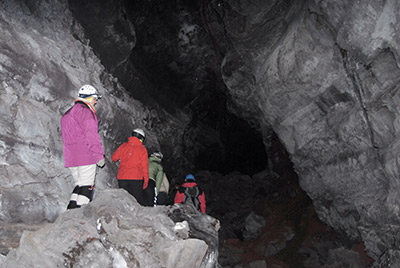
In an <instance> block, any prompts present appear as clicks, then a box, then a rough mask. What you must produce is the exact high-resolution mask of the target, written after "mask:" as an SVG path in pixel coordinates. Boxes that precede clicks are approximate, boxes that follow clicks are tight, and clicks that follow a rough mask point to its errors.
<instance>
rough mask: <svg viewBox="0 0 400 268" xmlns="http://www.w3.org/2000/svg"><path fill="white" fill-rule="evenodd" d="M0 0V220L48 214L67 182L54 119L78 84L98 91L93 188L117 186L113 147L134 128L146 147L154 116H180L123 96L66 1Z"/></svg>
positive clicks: (54, 211)
mask: <svg viewBox="0 0 400 268" xmlns="http://www.w3.org/2000/svg"><path fill="white" fill-rule="evenodd" d="M0 6H1V9H0V25H1V27H0V36H1V38H0V47H1V50H0V70H1V72H0V77H1V86H0V106H1V109H0V220H1V221H2V222H25V223H35V222H41V221H43V220H50V221H52V220H54V219H55V218H56V217H57V215H58V214H59V213H60V212H62V211H64V210H65V208H66V205H67V203H68V200H69V197H70V193H71V191H72V188H73V179H72V177H71V175H70V172H69V171H68V170H67V169H65V168H64V162H63V156H62V141H61V135H60V119H61V116H62V114H63V113H64V112H65V111H66V110H67V109H69V108H70V107H71V106H72V105H73V101H74V99H75V98H76V96H77V90H78V89H79V87H80V86H81V85H82V84H86V83H90V84H92V85H94V86H95V87H96V88H98V90H99V91H100V93H101V94H102V95H103V98H102V99H101V101H100V102H99V104H98V105H97V106H96V108H97V111H98V118H99V132H100V136H101V138H102V139H103V144H104V149H105V152H106V159H107V161H106V166H105V168H104V169H99V170H98V174H97V179H96V187H98V189H103V188H108V187H114V186H116V180H115V176H116V168H117V166H116V165H115V164H114V163H111V160H110V158H111V154H112V153H113V152H114V150H115V149H116V148H117V146H119V145H120V144H121V143H122V142H124V141H126V139H127V137H128V136H129V135H130V133H131V131H132V129H133V128H135V127H141V128H143V129H144V130H145V131H146V134H147V148H148V149H149V150H151V149H155V148H158V147H159V142H158V135H166V134H165V133H162V132H161V130H153V127H154V125H153V124H154V123H155V122H160V121H161V123H160V124H163V123H168V124H169V125H170V126H171V128H175V129H177V130H179V124H178V123H177V122H178V120H172V119H170V117H169V116H168V115H167V114H164V115H162V114H160V115H159V114H157V112H155V111H154V110H152V109H149V108H146V107H144V106H143V105H142V104H141V103H140V102H139V101H136V100H134V99H133V98H131V97H129V95H128V93H127V92H126V90H125V89H124V88H123V87H122V86H121V84H120V83H119V82H118V80H117V79H115V78H113V77H112V76H111V75H110V74H108V73H107V72H106V71H105V69H104V67H103V66H102V65H101V63H100V60H99V59H98V58H97V56H96V55H95V54H94V53H93V50H92V48H91V47H90V46H89V45H88V40H87V39H85V37H84V33H83V29H82V28H81V27H80V25H79V24H78V23H77V22H76V21H75V20H74V19H73V17H72V15H71V12H70V11H69V8H68V4H67V2H66V1H62V0H60V1H58V0H54V1H46V2H45V1H37V2H36V1H27V2H26V3H25V2H24V1H2V2H1V3H0ZM157 131H159V132H157ZM162 131H168V130H166V129H162ZM171 142H173V139H171Z"/></svg>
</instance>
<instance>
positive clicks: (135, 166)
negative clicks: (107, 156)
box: [111, 128, 149, 206]
mask: <svg viewBox="0 0 400 268" xmlns="http://www.w3.org/2000/svg"><path fill="white" fill-rule="evenodd" d="M144 140H145V134H144V131H143V130H141V129H139V128H137V129H134V130H133V132H132V137H129V138H128V141H127V142H125V143H123V144H122V145H121V146H119V147H118V149H117V150H116V151H115V152H114V153H113V155H112V156H111V159H112V161H114V162H117V161H119V160H120V163H119V168H118V173H117V179H118V186H119V188H123V189H125V190H126V191H128V192H129V193H130V194H131V195H133V196H134V197H135V198H136V200H137V201H138V203H139V204H141V205H143V206H145V205H146V204H147V200H146V198H145V195H144V193H143V190H144V189H146V188H147V186H148V184H149V160H148V155H147V149H146V147H144V145H143V142H144Z"/></svg>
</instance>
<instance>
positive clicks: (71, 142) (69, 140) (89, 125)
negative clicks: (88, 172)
mask: <svg viewBox="0 0 400 268" xmlns="http://www.w3.org/2000/svg"><path fill="white" fill-rule="evenodd" d="M98 124H99V123H98V120H97V115H96V110H95V109H94V107H92V106H91V105H90V103H88V102H87V101H85V100H84V99H77V100H75V105H74V106H73V107H72V108H71V109H69V110H68V111H67V112H66V113H65V114H64V115H63V116H62V118H61V137H62V139H63V151H64V164H65V167H77V166H86V165H92V164H96V163H97V162H98V161H99V160H100V159H102V158H104V150H103V145H102V144H101V140H100V135H99V133H98Z"/></svg>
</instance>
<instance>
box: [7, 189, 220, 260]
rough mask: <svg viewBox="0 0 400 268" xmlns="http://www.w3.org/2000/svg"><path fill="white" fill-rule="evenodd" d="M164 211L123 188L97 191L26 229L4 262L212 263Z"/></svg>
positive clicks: (202, 247)
mask: <svg viewBox="0 0 400 268" xmlns="http://www.w3.org/2000/svg"><path fill="white" fill-rule="evenodd" d="M167 214H168V209H167V208H166V207H157V208H147V207H142V206H140V205H139V204H138V203H137V202H136V200H135V199H134V198H133V197H132V196H131V195H129V194H128V193H127V192H126V191H125V190H122V189H109V190H104V191H100V192H99V193H98V195H97V197H96V198H95V199H94V201H93V202H91V203H89V204H88V205H85V206H83V207H82V208H80V209H73V210H70V211H67V212H65V213H63V214H61V215H60V216H59V217H58V218H57V220H56V221H55V222H54V223H48V224H46V225H45V226H43V227H42V228H41V229H39V230H37V231H34V232H32V231H25V232H24V233H23V235H22V238H21V241H20V245H19V247H18V248H17V249H15V250H12V251H10V253H9V254H8V255H7V259H6V262H5V263H6V267H21V268H24V267H64V266H68V267H72V266H73V267H171V268H172V267H215V265H216V258H215V257H214V259H212V260H211V257H210V256H209V255H207V252H208V251H209V247H208V245H207V244H206V243H205V242H204V241H202V240H199V239H194V238H187V239H181V238H179V237H178V236H177V235H176V228H175V223H174V222H173V221H172V220H171V219H170V218H169V217H168V216H167ZM214 253H215V252H214ZM217 255H218V254H217V252H216V253H215V256H217ZM205 259H206V260H205ZM205 262H207V263H208V265H204V263H205ZM211 262H213V264H214V266H211V265H210V263H211Z"/></svg>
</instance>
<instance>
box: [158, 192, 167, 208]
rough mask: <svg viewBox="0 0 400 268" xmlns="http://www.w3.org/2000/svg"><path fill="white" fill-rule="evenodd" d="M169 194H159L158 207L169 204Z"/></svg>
mask: <svg viewBox="0 0 400 268" xmlns="http://www.w3.org/2000/svg"><path fill="white" fill-rule="evenodd" d="M167 198H168V194H167V193H166V192H159V193H158V195H157V205H166V204H167Z"/></svg>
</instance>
